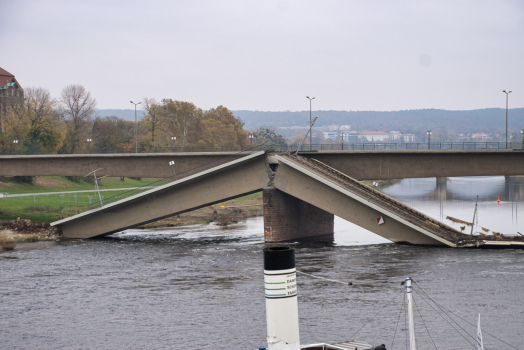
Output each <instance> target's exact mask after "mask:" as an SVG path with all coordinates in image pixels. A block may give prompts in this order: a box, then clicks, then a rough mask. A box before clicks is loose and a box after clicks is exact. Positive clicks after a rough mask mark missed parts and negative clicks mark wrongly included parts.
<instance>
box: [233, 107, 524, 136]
mask: <svg viewBox="0 0 524 350" xmlns="http://www.w3.org/2000/svg"><path fill="white" fill-rule="evenodd" d="M233 113H234V114H235V116H237V117H240V118H241V119H242V120H243V121H244V122H245V128H246V129H254V128H256V127H259V126H262V125H268V126H275V127H289V126H307V125H308V123H309V111H300V112H290V111H286V112H261V111H233ZM313 117H318V120H317V122H316V123H315V126H325V125H351V129H352V130H357V131H362V130H385V131H389V130H401V131H403V132H405V133H410V132H416V131H425V130H433V131H455V132H477V131H491V132H502V131H503V130H504V128H505V123H506V110H505V109H502V108H486V109H476V110H470V111H448V110H442V109H421V110H405V111H392V112H377V111H313ZM508 127H509V130H510V131H519V130H522V129H524V108H514V109H510V110H509V112H508Z"/></svg>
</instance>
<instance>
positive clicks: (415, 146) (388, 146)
mask: <svg viewBox="0 0 524 350" xmlns="http://www.w3.org/2000/svg"><path fill="white" fill-rule="evenodd" d="M297 147H298V145H291V146H289V148H290V149H293V150H296V149H297ZM505 148H506V142H435V143H433V142H432V143H430V144H428V143H415V142H406V143H333V144H313V145H302V147H301V148H300V151H303V152H307V151H341V150H343V151H375V150H377V151H379V150H428V149H431V150H433V149H435V150H451V149H505ZM508 149H524V147H523V143H522V142H508Z"/></svg>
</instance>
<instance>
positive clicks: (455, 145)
mask: <svg viewBox="0 0 524 350" xmlns="http://www.w3.org/2000/svg"><path fill="white" fill-rule="evenodd" d="M297 147H298V144H284V145H277V146H255V145H253V146H250V148H252V149H257V150H266V151H272V152H286V151H291V150H296V149H297ZM505 148H506V142H432V143H431V144H428V143H422V142H403V143H393V142H380V143H349V142H344V143H326V144H313V145H307V144H306V145H302V147H301V148H300V151H301V152H307V151H340V150H343V151H374V150H377V151H378V150H428V149H432V150H433V149H435V150H451V149H505ZM508 149H524V145H523V142H522V141H520V142H515V141H512V142H508ZM185 152H240V150H239V149H238V148H237V147H156V148H139V149H138V153H185ZM120 153H121V154H132V153H135V152H134V149H133V150H129V151H127V150H122V149H107V148H106V149H91V151H90V152H89V151H88V150H81V151H78V152H74V153H46V152H43V151H24V152H17V151H15V150H14V149H12V150H4V151H0V155H46V154H120Z"/></svg>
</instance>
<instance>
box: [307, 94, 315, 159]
mask: <svg viewBox="0 0 524 350" xmlns="http://www.w3.org/2000/svg"><path fill="white" fill-rule="evenodd" d="M306 98H307V99H308V100H309V128H310V130H309V149H310V150H312V149H313V148H312V147H313V124H311V101H312V100H314V99H315V98H314V97H312V98H310V97H309V96H306Z"/></svg>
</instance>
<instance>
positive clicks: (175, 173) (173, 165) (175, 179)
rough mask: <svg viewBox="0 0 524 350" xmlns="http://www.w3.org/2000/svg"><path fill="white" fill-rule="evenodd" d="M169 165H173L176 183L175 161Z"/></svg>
mask: <svg viewBox="0 0 524 350" xmlns="http://www.w3.org/2000/svg"><path fill="white" fill-rule="evenodd" d="M169 165H171V166H172V167H173V174H174V175H175V181H176V173H175V161H174V160H172V161H170V162H169Z"/></svg>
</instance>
